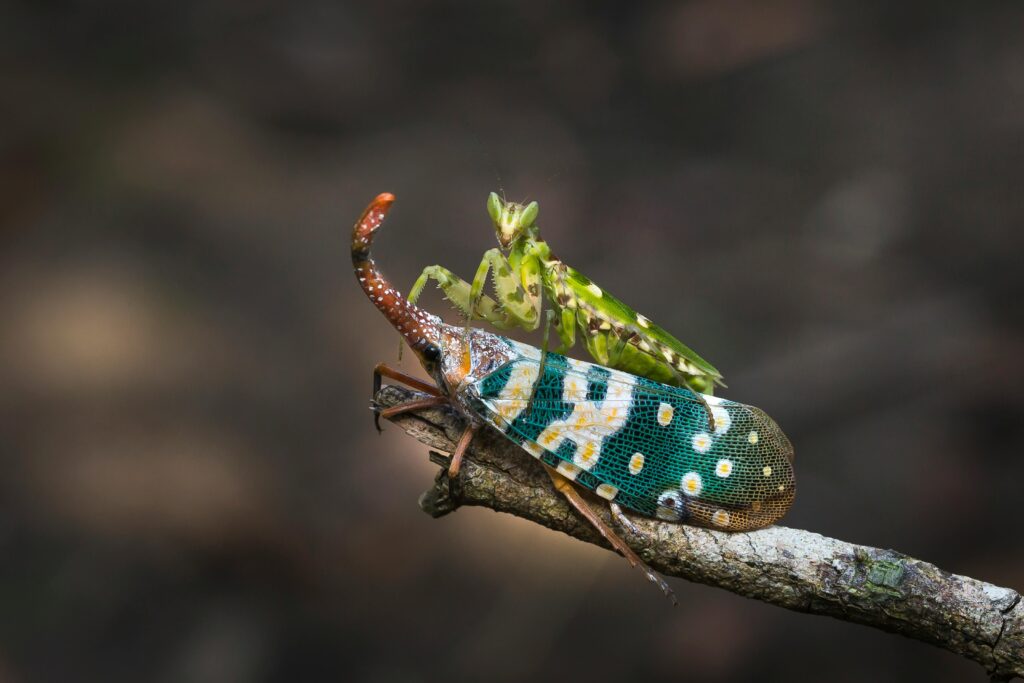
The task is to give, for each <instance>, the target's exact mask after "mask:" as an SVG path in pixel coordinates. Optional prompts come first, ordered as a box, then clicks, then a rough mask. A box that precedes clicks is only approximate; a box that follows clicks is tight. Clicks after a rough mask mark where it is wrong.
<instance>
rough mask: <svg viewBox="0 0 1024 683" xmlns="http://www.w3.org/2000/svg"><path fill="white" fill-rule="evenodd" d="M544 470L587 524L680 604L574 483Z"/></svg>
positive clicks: (662, 581) (547, 469)
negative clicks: (588, 502) (585, 498)
mask: <svg viewBox="0 0 1024 683" xmlns="http://www.w3.org/2000/svg"><path fill="white" fill-rule="evenodd" d="M544 469H545V471H547V473H548V476H549V477H551V483H552V484H554V485H555V490H556V491H558V492H559V493H561V494H562V495H563V496H565V499H566V500H567V501H569V504H570V505H571V506H572V507H573V508H574V509H575V510H576V512H578V513H580V515H582V517H583V518H584V519H585V520H587V522H589V523H590V525H591V526H593V527H594V529H595V530H596V531H597V532H598V533H599V534H601V536H602V537H604V539H605V540H606V541H608V543H610V544H611V546H612V548H614V549H615V550H617V551H618V552H619V553H620V554H621V555H622V556H623V557H624V558H626V562H629V566H631V567H638V568H639V569H640V571H642V572H643V573H644V576H646V577H647V580H648V581H650V582H651V583H653V584H654V585H655V586H657V587H658V588H660V589H661V591H662V592H663V593H664V594H665V597H667V598H668V599H669V600H671V601H672V604H673V605H677V604H679V603H678V602H677V601H676V595H675V593H673V592H672V589H671V588H669V586H668V584H667V583H665V580H664V579H662V578H661V577H660V576H658V575H657V574H656V573H654V570H653V569H651V568H650V567H648V566H647V563H646V562H644V561H643V560H642V559H640V556H639V555H637V554H636V553H635V552H634V551H633V549H632V548H630V547H629V544H627V543H626V541H624V540H623V539H622V537H621V536H619V535H618V534H617V533H615V530H614V529H612V528H611V527H610V526H609V525H608V523H607V522H605V521H604V520H603V519H601V518H600V517H599V516H598V514H597V513H596V512H594V510H593V509H592V508H591V507H590V506H589V505H588V504H587V501H585V500H583V496H581V495H580V492H579V491H577V490H576V488H575V487H574V486H573V484H572V482H570V481H569V480H568V479H566V478H565V477H563V476H562V475H560V474H559V473H558V472H556V471H555V470H553V469H551V468H550V467H549V466H547V465H545V466H544Z"/></svg>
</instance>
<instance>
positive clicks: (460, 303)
mask: <svg viewBox="0 0 1024 683" xmlns="http://www.w3.org/2000/svg"><path fill="white" fill-rule="evenodd" d="M429 280H434V281H435V282H436V283H437V286H438V287H439V288H440V289H441V291H442V292H444V297H445V298H446V299H448V301H450V302H451V303H452V304H453V305H454V306H455V307H456V308H457V309H459V311H460V312H461V313H462V314H463V315H467V316H469V315H470V314H469V311H470V310H471V309H470V291H471V285H470V284H469V283H468V282H466V281H465V280H463V279H462V278H460V277H459V276H458V275H456V274H455V273H453V272H452V271H450V270H448V269H447V268H445V267H443V266H427V267H426V268H424V269H423V272H422V273H420V276H419V277H418V278H416V282H414V283H413V285H412V289H410V290H409V297H408V299H409V303H411V304H414V303H416V302H417V301H418V300H419V298H420V295H421V294H422V293H423V288H424V287H426V285H427V282H428V281H429ZM473 310H475V313H476V315H477V316H478V317H479V318H481V319H483V320H486V321H487V322H488V323H490V324H491V325H494V326H495V327H497V328H498V329H506V328H508V327H512V326H513V325H514V324H515V323H514V322H513V321H512V320H510V319H509V317H508V316H507V315H505V314H504V313H503V312H502V310H501V308H500V307H499V306H498V304H497V303H496V302H495V301H494V299H492V298H491V297H489V296H487V295H486V294H481V296H480V300H479V301H477V303H476V308H475V309H473ZM470 317H473V316H470ZM404 346H405V344H404V343H402V342H399V346H398V360H399V361H401V360H402V351H403V349H404Z"/></svg>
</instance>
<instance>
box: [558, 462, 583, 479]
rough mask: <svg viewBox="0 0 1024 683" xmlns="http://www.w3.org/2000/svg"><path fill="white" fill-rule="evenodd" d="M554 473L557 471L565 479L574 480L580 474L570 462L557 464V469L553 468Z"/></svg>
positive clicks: (577, 468) (578, 469)
mask: <svg viewBox="0 0 1024 683" xmlns="http://www.w3.org/2000/svg"><path fill="white" fill-rule="evenodd" d="M555 471H557V472H558V473H559V474H561V475H562V476H563V477H565V478H566V479H573V480H575V479H576V475H578V474H579V473H580V468H579V467H576V465H573V464H572V463H571V462H566V461H565V460H563V461H562V462H560V463H558V467H556V468H555Z"/></svg>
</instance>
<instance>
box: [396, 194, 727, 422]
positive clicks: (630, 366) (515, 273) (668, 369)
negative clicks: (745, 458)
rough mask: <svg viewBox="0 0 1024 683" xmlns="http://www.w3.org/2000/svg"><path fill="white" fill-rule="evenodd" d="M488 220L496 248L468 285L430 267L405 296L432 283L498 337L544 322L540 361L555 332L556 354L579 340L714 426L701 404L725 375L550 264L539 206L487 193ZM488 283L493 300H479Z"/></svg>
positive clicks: (582, 279) (562, 266)
mask: <svg viewBox="0 0 1024 683" xmlns="http://www.w3.org/2000/svg"><path fill="white" fill-rule="evenodd" d="M487 212H488V214H490V217H491V220H492V221H493V223H494V230H495V234H496V235H497V238H498V244H499V248H492V249H488V250H487V251H486V252H485V253H484V256H483V259H482V260H481V261H480V265H479V267H478V268H477V270H476V274H475V275H474V276H473V280H472V282H466V281H465V280H463V279H462V278H460V277H458V276H457V275H455V274H454V273H452V272H451V271H450V270H448V269H447V268H445V267H443V266H440V265H433V266H427V267H426V268H424V269H423V272H422V273H421V274H420V276H419V278H417V280H416V282H415V283H414V284H413V287H412V289H411V290H410V292H409V301H410V302H411V303H415V302H416V301H417V300H418V299H419V297H420V295H421V294H422V292H423V289H424V287H425V286H426V284H427V282H428V281H429V280H434V281H435V282H436V283H437V285H438V287H440V289H441V291H442V292H443V293H444V296H445V298H446V299H448V300H449V301H450V302H451V303H452V304H454V305H455V307H456V308H458V309H459V311H461V312H462V313H463V315H465V316H466V318H467V324H468V321H470V320H477V319H479V320H484V321H486V322H487V323H489V324H490V325H492V326H493V327H495V328H497V329H500V330H509V329H516V328H518V329H522V330H524V331H527V332H532V331H534V330H536V329H537V328H538V327H540V326H541V324H542V321H544V320H545V319H546V323H544V330H543V343H542V347H541V350H542V353H544V354H546V353H547V350H548V336H549V330H550V328H551V326H552V324H553V325H554V327H555V329H556V331H557V334H558V337H559V340H560V342H561V344H560V346H559V347H558V349H556V351H557V352H558V353H563V354H564V353H565V352H567V351H568V350H569V349H571V348H572V347H573V346H574V345H575V343H576V338H577V334H579V335H580V336H581V337H582V338H583V342H584V345H585V346H586V349H587V351H588V352H589V353H590V355H591V357H593V359H594V360H595V361H597V362H598V363H600V364H601V365H605V366H607V367H610V368H614V369H616V370H622V371H624V372H628V373H631V374H634V375H639V376H641V377H646V378H647V379H650V380H653V381H655V382H660V383H662V384H668V385H670V386H678V387H684V388H687V389H689V390H691V391H693V392H694V394H695V395H696V397H697V398H698V400H700V401H701V402H702V403H703V404H704V406H705V408H706V409H707V415H708V419H709V422H711V423H712V424H713V422H714V416H713V413H712V411H711V409H710V408H709V407H708V405H707V402H706V400H705V399H704V398H703V397H702V394H708V395H710V394H712V393H713V391H714V387H715V385H716V384H722V374H721V373H720V372H719V371H718V370H716V369H715V367H714V366H713V365H711V364H710V363H709V362H707V361H706V360H704V359H703V358H701V357H700V356H699V355H698V354H697V353H696V352H695V351H693V349H691V348H690V347H688V346H686V345H685V344H683V343H682V342H681V341H679V340H678V339H676V338H675V337H674V336H672V335H671V334H669V333H668V332H666V331H665V330H664V329H663V328H662V327H660V326H658V325H656V324H655V323H653V322H651V321H650V320H649V319H648V318H646V317H645V316H643V315H641V314H640V313H637V312H636V311H634V310H633V309H632V308H630V307H629V306H627V305H626V304H624V303H623V302H622V301H620V300H619V299H617V298H615V297H614V296H612V295H611V294H610V293H609V292H607V291H605V290H604V289H602V288H601V287H599V286H598V285H597V284H595V283H594V282H593V281H591V280H590V279H589V278H588V277H586V276H585V275H583V274H582V273H580V272H579V271H578V270H576V269H575V268H572V267H571V266H569V265H567V264H566V263H564V262H563V261H562V260H560V259H559V258H558V257H557V256H555V255H554V254H553V253H552V251H551V248H550V247H549V246H548V243H547V242H545V241H544V240H543V239H542V238H541V236H540V228H539V227H538V225H537V216H538V214H539V212H540V206H539V205H538V203H537V202H530V203H529V204H525V205H524V204H519V203H516V202H506V201H503V200H502V199H501V198H500V197H499V196H498V195H497V194H496V193H494V192H492V193H491V194H490V196H489V197H488V199H487ZM488 275H490V276H491V279H492V282H493V290H494V294H495V297H494V298H492V297H491V296H488V295H487V294H485V293H484V286H485V284H486V282H487V277H488ZM545 303H546V304H547V308H546V315H542V313H544V312H545ZM542 361H543V357H542Z"/></svg>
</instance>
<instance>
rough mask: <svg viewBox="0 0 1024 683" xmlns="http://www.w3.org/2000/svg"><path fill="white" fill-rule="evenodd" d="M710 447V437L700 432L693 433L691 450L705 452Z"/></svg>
mask: <svg viewBox="0 0 1024 683" xmlns="http://www.w3.org/2000/svg"><path fill="white" fill-rule="evenodd" d="M709 448H711V437H710V436H708V435H707V434H705V433H704V432H701V433H699V434H694V435H693V450H695V451H697V452H698V453H707V452H708V449H709Z"/></svg>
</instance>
